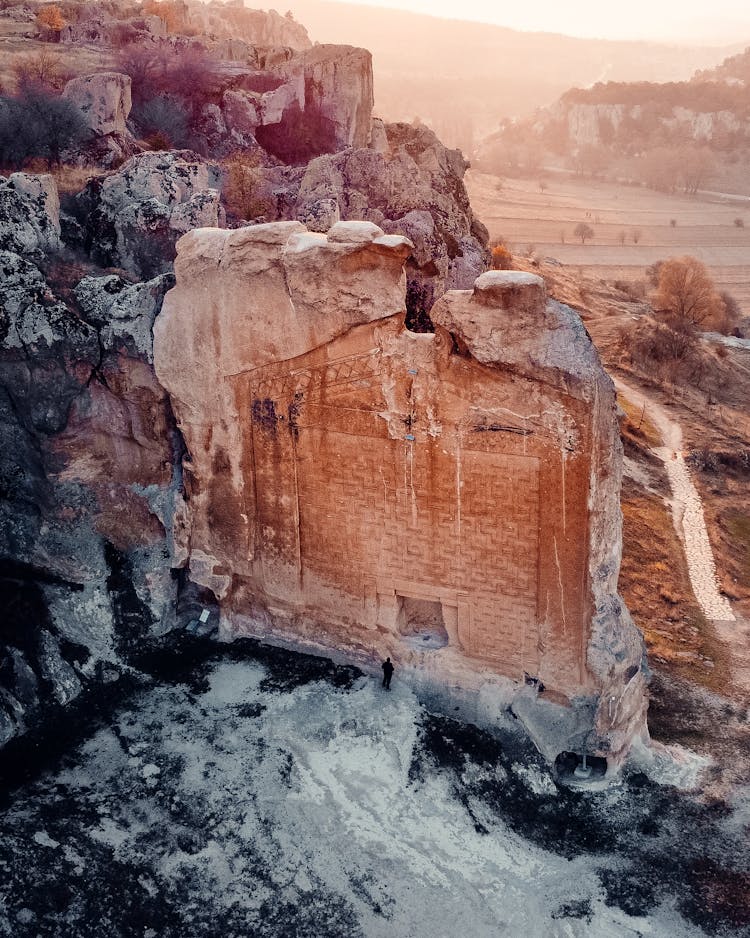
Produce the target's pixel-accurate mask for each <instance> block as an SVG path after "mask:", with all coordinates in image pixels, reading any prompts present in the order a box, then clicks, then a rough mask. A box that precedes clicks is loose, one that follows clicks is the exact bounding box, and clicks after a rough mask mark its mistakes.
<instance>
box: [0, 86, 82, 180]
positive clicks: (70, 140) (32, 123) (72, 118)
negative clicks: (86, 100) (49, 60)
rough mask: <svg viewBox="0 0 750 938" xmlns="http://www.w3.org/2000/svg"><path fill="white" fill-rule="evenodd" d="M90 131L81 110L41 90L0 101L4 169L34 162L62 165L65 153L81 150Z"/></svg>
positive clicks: (0, 158)
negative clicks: (70, 149) (75, 149)
mask: <svg viewBox="0 0 750 938" xmlns="http://www.w3.org/2000/svg"><path fill="white" fill-rule="evenodd" d="M88 136H89V128H88V125H87V124H86V121H85V120H84V117H83V115H82V114H81V112H80V111H79V110H78V108H77V107H76V106H75V105H74V104H72V103H71V102H70V101H67V100H66V99H64V98H59V97H56V96H54V95H51V94H49V93H48V92H46V91H44V90H42V89H40V88H25V89H24V90H23V91H22V92H21V93H20V94H19V95H18V96H16V97H5V98H0V165H2V166H6V167H9V168H13V169H21V168H22V167H23V166H24V164H25V163H26V162H27V161H28V160H31V159H44V160H47V162H48V163H52V164H58V163H59V162H60V156H61V153H62V151H63V150H66V149H68V148H69V147H74V146H78V145H80V144H81V143H83V141H84V140H85V139H86V138H87V137H88Z"/></svg>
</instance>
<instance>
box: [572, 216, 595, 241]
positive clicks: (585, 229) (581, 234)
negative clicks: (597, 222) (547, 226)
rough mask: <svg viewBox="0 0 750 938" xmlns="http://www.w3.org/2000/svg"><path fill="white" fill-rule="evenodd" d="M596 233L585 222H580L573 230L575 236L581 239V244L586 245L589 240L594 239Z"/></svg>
mask: <svg viewBox="0 0 750 938" xmlns="http://www.w3.org/2000/svg"><path fill="white" fill-rule="evenodd" d="M595 233H596V232H595V231H594V229H593V228H592V227H591V225H587V224H586V222H585V221H581V222H579V223H578V224H577V225H576V226H575V228H574V229H573V235H574V236H575V237H576V238H579V239H580V241H581V244H585V243H586V241H587V240H588V239H589V238H593V237H594V234H595Z"/></svg>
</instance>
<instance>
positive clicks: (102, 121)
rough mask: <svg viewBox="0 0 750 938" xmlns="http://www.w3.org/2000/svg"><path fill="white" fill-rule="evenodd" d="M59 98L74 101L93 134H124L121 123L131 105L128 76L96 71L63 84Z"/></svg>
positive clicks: (125, 130)
mask: <svg viewBox="0 0 750 938" xmlns="http://www.w3.org/2000/svg"><path fill="white" fill-rule="evenodd" d="M63 97H64V98H67V99H68V100H69V101H71V102H72V103H73V104H75V106H76V107H77V108H78V109H79V110H80V111H81V113H82V114H83V115H84V117H85V118H86V121H87V122H88V125H89V127H90V128H91V130H92V131H93V133H95V134H96V135H97V136H100V137H103V136H105V135H106V134H125V133H127V127H126V126H125V122H126V121H127V119H128V115H129V114H130V108H131V97H130V77H129V76H128V75H121V74H119V73H118V72H99V73H97V74H95V75H85V76H84V77H82V78H73V79H71V81H69V82H68V83H67V85H66V86H65V90H64V91H63Z"/></svg>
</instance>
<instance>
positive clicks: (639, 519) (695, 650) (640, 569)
mask: <svg viewBox="0 0 750 938" xmlns="http://www.w3.org/2000/svg"><path fill="white" fill-rule="evenodd" d="M622 512H623V559H622V569H621V571H620V591H621V593H622V595H623V597H624V599H625V602H626V603H627V605H628V608H629V609H630V612H631V614H632V616H633V619H634V620H635V622H636V624H637V625H638V627H639V628H640V629H641V631H642V632H643V634H644V636H645V638H646V645H647V647H648V652H649V659H650V660H651V661H652V662H653V663H655V664H657V665H658V666H659V667H661V668H662V669H664V670H666V671H668V672H670V673H672V674H675V675H676V676H678V677H680V678H682V679H684V680H689V681H691V682H692V683H695V684H700V685H702V686H704V687H707V688H709V689H711V690H722V689H726V685H727V683H728V681H729V677H728V674H729V667H730V662H729V657H728V654H727V650H726V648H725V647H724V646H723V645H722V643H721V642H720V641H719V640H718V639H717V637H716V635H715V634H714V631H713V628H712V626H711V624H710V623H709V622H707V621H706V619H705V617H704V616H703V613H702V612H701V610H700V607H699V606H698V604H697V602H696V601H695V597H694V596H693V592H692V589H691V587H690V579H689V577H688V572H687V566H686V563H685V558H684V554H683V551H682V546H681V544H680V542H679V540H678V538H677V534H676V533H675V529H674V525H673V523H672V517H671V514H670V511H669V509H668V508H667V506H666V505H665V504H664V501H663V500H662V499H661V498H660V497H659V496H656V495H652V494H650V493H648V492H646V491H644V490H643V489H642V488H640V487H639V486H637V485H636V484H635V483H634V482H632V481H630V480H627V479H626V480H625V483H624V484H623V491H622Z"/></svg>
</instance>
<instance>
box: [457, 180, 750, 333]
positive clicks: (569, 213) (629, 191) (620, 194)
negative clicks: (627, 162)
mask: <svg viewBox="0 0 750 938" xmlns="http://www.w3.org/2000/svg"><path fill="white" fill-rule="evenodd" d="M545 183H546V185H547V189H546V190H545V191H544V192H541V191H540V188H539V183H538V180H536V179H506V180H503V182H502V187H501V189H500V190H499V191H498V179H497V178H496V177H495V176H489V175H485V174H482V173H476V172H470V173H468V174H467V188H468V190H469V196H470V198H471V204H472V206H473V207H474V210H475V212H476V213H477V214H478V216H479V217H480V218H481V220H482V221H483V222H484V224H485V225H487V227H488V229H489V232H490V237H492V238H500V237H502V238H505V239H506V240H507V241H508V242H509V243H510V246H511V249H512V250H513V251H514V252H515V253H522V252H524V251H526V250H527V248H528V246H529V245H531V246H533V248H534V249H535V251H536V253H537V254H539V255H541V256H545V257H554V258H556V259H557V260H559V261H560V262H561V263H563V264H567V265H573V266H577V267H580V268H581V273H583V274H584V275H586V276H590V277H601V278H603V279H608V280H610V279H611V280H614V279H616V278H617V279H622V280H638V279H642V278H643V276H644V270H645V268H646V267H647V266H648V265H649V264H653V263H654V262H655V261H658V260H663V259H664V258H667V257H672V256H675V255H681V254H692V255H693V256H695V257H697V258H699V259H700V260H702V261H703V262H704V263H705V264H706V265H707V266H708V267H709V269H710V270H711V273H712V275H713V277H714V279H715V280H716V282H717V284H718V285H719V287H720V289H723V290H728V291H729V292H730V293H731V294H732V295H733V296H734V297H735V298H736V300H737V302H738V303H739V304H740V306H741V307H742V310H743V312H744V313H745V315H747V314H750V198H748V199H737V200H733V201H726V200H720V199H716V200H709V199H708V198H706V197H703V198H697V197H688V196H681V195H666V194H664V193H660V192H654V191H652V190H650V189H642V188H638V187H635V186H632V187H631V186H622V185H616V184H614V183H605V182H597V181H592V180H581V179H577V178H573V177H567V176H559V177H558V176H555V177H553V178H547V179H545ZM737 218H739V219H742V221H743V223H744V225H745V226H746V227H737V226H736V225H735V219H737ZM672 220H674V222H675V224H674V225H672V224H671V221H672ZM579 222H586V223H587V224H589V225H590V226H591V227H592V228H593V229H594V232H595V236H594V238H593V239H592V240H591V241H588V242H587V243H586V244H581V243H580V241H577V240H576V239H575V237H574V235H573V230H574V228H575V227H576V225H577V224H578V223H579ZM622 232H624V233H625V243H624V244H622V243H620V238H621V233H622ZM634 232H635V233H636V235H637V233H638V232H640V237H639V240H638V243H637V244H635V243H634V242H633V234H634ZM563 241H564V243H563Z"/></svg>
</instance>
